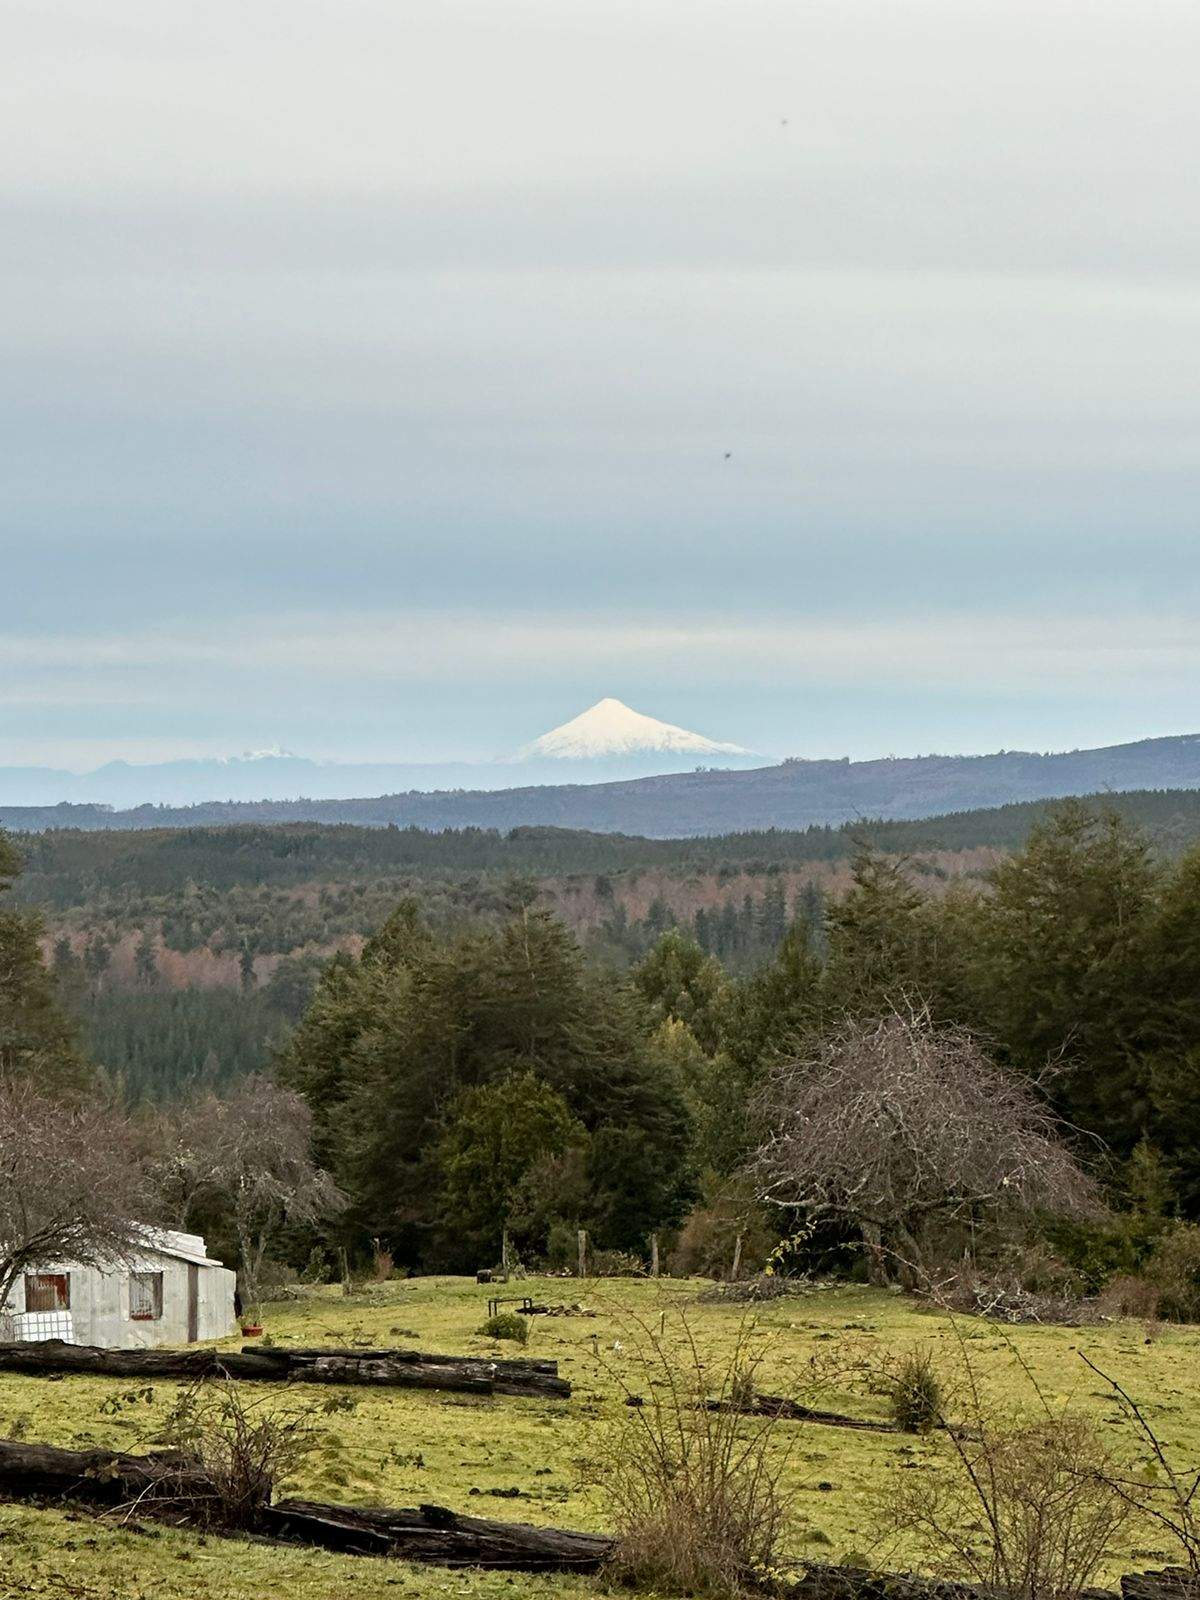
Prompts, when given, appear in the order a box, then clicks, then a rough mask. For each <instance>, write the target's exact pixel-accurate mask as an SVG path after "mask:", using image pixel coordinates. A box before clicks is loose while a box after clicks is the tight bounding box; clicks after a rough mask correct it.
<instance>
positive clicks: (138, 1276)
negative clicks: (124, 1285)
mask: <svg viewBox="0 0 1200 1600" xmlns="http://www.w3.org/2000/svg"><path fill="white" fill-rule="evenodd" d="M135 1285H136V1286H137V1288H138V1290H139V1300H140V1296H141V1294H142V1293H144V1292H147V1291H148V1294H149V1306H150V1309H149V1310H147V1311H141V1310H135V1309H134V1305H135V1302H134V1287H135ZM140 1303H142V1304H144V1303H145V1302H144V1301H140ZM162 1314H163V1275H162V1272H161V1271H153V1270H151V1271H147V1272H131V1273H130V1274H129V1320H130V1322H161V1321H162Z"/></svg>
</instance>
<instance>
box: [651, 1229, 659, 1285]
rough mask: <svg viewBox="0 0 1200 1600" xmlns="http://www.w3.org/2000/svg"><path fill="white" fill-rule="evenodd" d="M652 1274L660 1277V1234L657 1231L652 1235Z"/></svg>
mask: <svg viewBox="0 0 1200 1600" xmlns="http://www.w3.org/2000/svg"><path fill="white" fill-rule="evenodd" d="M650 1276H651V1277H652V1278H657V1277H658V1235H657V1234H656V1233H652V1234H651V1235H650Z"/></svg>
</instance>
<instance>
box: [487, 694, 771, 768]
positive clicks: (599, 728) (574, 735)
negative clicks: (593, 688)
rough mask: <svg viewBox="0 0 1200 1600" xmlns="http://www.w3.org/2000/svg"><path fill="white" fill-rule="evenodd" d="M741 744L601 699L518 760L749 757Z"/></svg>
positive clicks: (525, 750) (526, 749)
mask: <svg viewBox="0 0 1200 1600" xmlns="http://www.w3.org/2000/svg"><path fill="white" fill-rule="evenodd" d="M750 754H751V752H750V751H749V750H743V749H742V747H741V745H737V744H723V743H721V742H720V741H719V740H717V739H706V738H705V737H704V735H703V734H701V733H689V732H688V730H687V729H686V728H677V727H675V726H674V724H673V723H670V722H659V720H658V719H657V717H647V716H643V715H642V713H641V712H640V711H633V710H631V709H630V708H629V706H627V705H625V704H624V702H623V701H620V700H613V699H612V698H608V699H605V700H597V701H596V704H595V705H594V706H589V707H588V709H587V710H586V711H583V712H581V713H580V714H579V716H577V717H572V718H571V720H570V722H564V723H563V724H562V726H561V727H558V728H551V730H550V732H549V733H544V734H543V735H542V736H541V738H540V739H535V740H534V741H533V743H532V744H527V745H524V746H523V747H522V748H521V749H520V750H518V751H517V756H516V759H517V760H518V761H607V760H612V759H614V758H619V757H628V756H654V755H667V756H749V755H750Z"/></svg>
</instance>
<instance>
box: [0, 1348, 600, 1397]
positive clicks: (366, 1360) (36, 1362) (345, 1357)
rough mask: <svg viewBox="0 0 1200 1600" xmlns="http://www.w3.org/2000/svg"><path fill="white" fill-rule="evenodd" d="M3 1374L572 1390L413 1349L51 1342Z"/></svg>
mask: <svg viewBox="0 0 1200 1600" xmlns="http://www.w3.org/2000/svg"><path fill="white" fill-rule="evenodd" d="M0 1372H27V1373H33V1374H42V1373H52V1372H53V1373H60V1372H63V1373H80V1374H86V1375H89V1376H94V1377H100V1378H104V1377H112V1378H183V1379H194V1378H202V1377H208V1376H212V1377H229V1378H245V1379H252V1380H256V1381H261V1382H267V1383H292V1382H300V1383H346V1384H378V1385H382V1386H385V1387H388V1388H394V1389H442V1390H449V1391H451V1392H452V1393H459V1394H477V1395H482V1396H487V1395H493V1394H508V1395H523V1396H526V1397H530V1398H541V1399H556V1400H558V1399H566V1398H567V1396H569V1395H570V1393H571V1385H570V1384H569V1383H568V1382H567V1380H566V1379H565V1378H560V1377H559V1376H558V1367H557V1363H556V1362H553V1361H542V1362H533V1361H529V1362H521V1361H489V1360H487V1359H486V1358H485V1357H480V1356H437V1355H426V1354H425V1353H423V1352H418V1351H415V1350H285V1349H280V1348H278V1347H274V1346H272V1347H269V1348H268V1349H265V1350H264V1349H263V1348H262V1347H261V1346H255V1347H252V1348H247V1349H243V1350H241V1351H229V1350H213V1349H190V1350H102V1349H99V1348H97V1347H96V1346H94V1345H81V1344H65V1343H63V1341H62V1340H59V1339H46V1340H43V1341H40V1342H37V1343H29V1344H6V1345H0Z"/></svg>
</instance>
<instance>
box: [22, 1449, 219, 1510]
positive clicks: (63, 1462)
mask: <svg viewBox="0 0 1200 1600" xmlns="http://www.w3.org/2000/svg"><path fill="white" fill-rule="evenodd" d="M211 1494H212V1488H211V1485H209V1484H208V1483H207V1480H205V1479H204V1478H202V1477H201V1476H200V1475H199V1474H198V1473H196V1472H194V1471H193V1470H191V1469H190V1468H189V1466H188V1464H187V1461H186V1458H185V1457H183V1456H182V1455H180V1454H179V1452H178V1451H172V1450H163V1451H159V1452H158V1453H156V1454H153V1455H146V1456H127V1455H123V1454H121V1453H120V1452H119V1451H114V1450H59V1449H57V1448H56V1447H55V1446H54V1445H49V1444H23V1443H17V1442H16V1441H14V1440H11V1439H3V1440H0V1498H4V1499H10V1500H31V1499H34V1498H37V1497H39V1496H41V1495H51V1496H56V1497H63V1498H65V1499H69V1500H86V1501H88V1502H89V1503H90V1504H93V1505H126V1504H129V1503H130V1502H132V1501H135V1500H140V1499H142V1498H143V1497H145V1496H147V1495H150V1496H158V1497H168V1496H169V1497H170V1498H171V1499H172V1500H187V1499H189V1498H190V1499H196V1500H203V1499H208V1498H210V1497H211Z"/></svg>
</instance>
